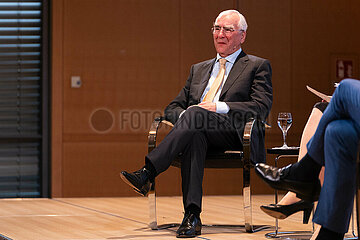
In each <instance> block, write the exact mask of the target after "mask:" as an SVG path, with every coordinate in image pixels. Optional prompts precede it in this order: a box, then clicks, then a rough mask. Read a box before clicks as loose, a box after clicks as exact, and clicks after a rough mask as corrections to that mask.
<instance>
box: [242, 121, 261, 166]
mask: <svg viewBox="0 0 360 240" xmlns="http://www.w3.org/2000/svg"><path fill="white" fill-rule="evenodd" d="M256 121H257V123H258V124H262V125H264V123H263V122H261V121H259V120H256V119H253V118H251V119H249V120H248V121H247V122H246V124H245V128H244V135H243V152H244V168H248V169H250V168H251V161H250V154H251V134H252V132H253V127H254V124H255V122H256Z"/></svg>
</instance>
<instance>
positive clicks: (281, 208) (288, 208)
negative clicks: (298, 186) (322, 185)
mask: <svg viewBox="0 0 360 240" xmlns="http://www.w3.org/2000/svg"><path fill="white" fill-rule="evenodd" d="M313 207H314V203H313V202H307V201H304V200H300V201H298V202H296V203H293V204H289V205H278V204H269V205H262V206H261V207H260V209H261V210H263V211H264V212H265V213H266V214H268V215H269V216H271V217H274V218H277V219H285V218H287V217H288V216H290V215H292V214H294V213H296V212H299V211H304V215H303V223H304V224H307V223H308V222H309V218H310V214H311V211H312V209H313Z"/></svg>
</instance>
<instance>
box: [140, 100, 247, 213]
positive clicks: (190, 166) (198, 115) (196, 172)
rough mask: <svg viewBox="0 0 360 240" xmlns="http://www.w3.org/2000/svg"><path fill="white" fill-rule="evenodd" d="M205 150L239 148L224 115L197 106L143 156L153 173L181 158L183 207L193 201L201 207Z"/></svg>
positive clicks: (236, 135)
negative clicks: (154, 170)
mask: <svg viewBox="0 0 360 240" xmlns="http://www.w3.org/2000/svg"><path fill="white" fill-rule="evenodd" d="M208 149H211V150H214V149H217V150H229V149H238V150H242V143H241V141H240V138H239V136H238V134H237V131H236V129H235V128H234V126H233V124H232V122H231V120H230V119H229V117H228V115H227V114H219V113H215V112H211V111H208V110H205V109H203V108H201V107H198V106H193V107H190V108H188V109H187V110H186V111H185V112H184V113H183V115H182V116H181V117H180V118H179V119H178V121H177V122H176V123H175V125H174V127H173V128H172V130H171V131H170V132H169V133H168V134H167V135H166V137H165V138H164V139H163V141H161V143H160V144H159V145H158V146H157V147H156V148H155V149H154V150H153V151H152V152H150V153H149V154H148V155H147V156H146V159H147V160H149V161H150V162H151V163H152V164H153V166H154V167H155V169H156V173H157V175H158V174H160V173H161V172H163V171H165V170H166V169H168V168H169V167H170V164H171V162H172V161H173V160H174V159H175V158H177V157H180V158H181V177H182V192H183V204H184V208H187V207H188V206H189V205H191V204H195V205H196V206H198V207H199V208H200V209H201V203H202V181H203V175H204V166H205V165H204V164H205V159H206V153H207V151H208Z"/></svg>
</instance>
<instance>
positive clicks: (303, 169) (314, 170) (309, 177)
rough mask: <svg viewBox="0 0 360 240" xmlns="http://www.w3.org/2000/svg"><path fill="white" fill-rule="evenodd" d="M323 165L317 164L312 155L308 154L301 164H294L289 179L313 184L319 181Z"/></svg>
mask: <svg viewBox="0 0 360 240" xmlns="http://www.w3.org/2000/svg"><path fill="white" fill-rule="evenodd" d="M320 170H321V165H319V164H318V163H317V162H315V161H314V160H313V159H312V158H311V157H310V155H308V154H306V155H305V156H304V157H303V158H302V159H301V160H300V161H299V162H297V163H295V164H293V165H292V166H291V168H290V169H289V171H290V172H289V178H290V179H293V180H302V181H304V182H311V181H313V180H316V179H318V177H319V173H320Z"/></svg>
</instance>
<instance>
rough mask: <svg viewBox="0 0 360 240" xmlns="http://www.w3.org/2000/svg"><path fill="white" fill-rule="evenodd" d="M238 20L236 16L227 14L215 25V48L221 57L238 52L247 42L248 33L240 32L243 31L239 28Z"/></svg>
mask: <svg viewBox="0 0 360 240" xmlns="http://www.w3.org/2000/svg"><path fill="white" fill-rule="evenodd" d="M238 19H239V18H238V16H237V15H236V14H227V15H224V16H221V17H220V18H219V19H218V20H217V21H216V22H215V24H214V31H213V38H214V46H215V49H216V52H217V53H219V54H220V56H221V57H226V56H229V55H230V54H232V53H234V52H236V51H237V50H239V49H240V48H241V44H242V43H244V41H245V37H246V32H244V31H239V30H241V29H239V28H238V26H237V22H238ZM232 30H234V31H232Z"/></svg>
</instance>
